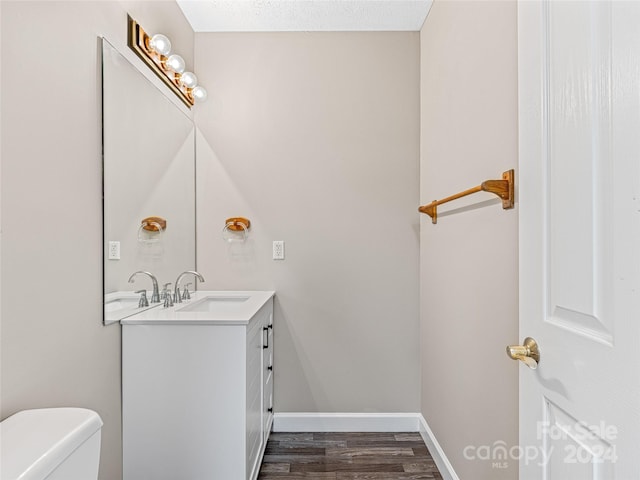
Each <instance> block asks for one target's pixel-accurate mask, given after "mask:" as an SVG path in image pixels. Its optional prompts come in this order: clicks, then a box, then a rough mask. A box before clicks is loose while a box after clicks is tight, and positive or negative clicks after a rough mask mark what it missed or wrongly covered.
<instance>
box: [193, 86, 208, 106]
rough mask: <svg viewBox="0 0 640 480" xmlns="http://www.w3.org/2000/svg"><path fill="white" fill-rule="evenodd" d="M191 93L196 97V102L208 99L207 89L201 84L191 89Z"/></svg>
mask: <svg viewBox="0 0 640 480" xmlns="http://www.w3.org/2000/svg"><path fill="white" fill-rule="evenodd" d="M191 94H192V95H193V98H195V99H196V102H204V101H205V100H206V99H207V91H206V90H205V88H204V87H201V86H200V85H198V86H197V87H195V88H194V89H193V90H191Z"/></svg>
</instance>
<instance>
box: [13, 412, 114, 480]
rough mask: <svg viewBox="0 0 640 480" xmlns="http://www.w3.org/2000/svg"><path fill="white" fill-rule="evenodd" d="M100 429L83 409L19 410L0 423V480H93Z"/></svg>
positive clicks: (94, 417) (97, 420)
mask: <svg viewBox="0 0 640 480" xmlns="http://www.w3.org/2000/svg"><path fill="white" fill-rule="evenodd" d="M101 430H102V419H101V418H100V416H99V415H98V414H97V413H96V412H94V411H92V410H87V409H84V408H43V409H37V410H23V411H21V412H18V413H16V414H15V415H12V416H10V417H9V418H7V419H5V420H4V421H2V422H1V423H0V480H96V479H97V478H98V466H99V463H100V435H101Z"/></svg>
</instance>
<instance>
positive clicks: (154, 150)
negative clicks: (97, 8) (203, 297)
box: [102, 39, 196, 324]
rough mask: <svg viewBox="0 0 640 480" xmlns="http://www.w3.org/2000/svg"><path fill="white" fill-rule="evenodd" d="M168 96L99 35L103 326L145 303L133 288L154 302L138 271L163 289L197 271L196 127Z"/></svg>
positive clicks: (152, 305)
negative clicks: (100, 46) (183, 275)
mask: <svg viewBox="0 0 640 480" xmlns="http://www.w3.org/2000/svg"><path fill="white" fill-rule="evenodd" d="M162 88H164V87H162ZM166 95H172V93H171V92H169V90H167V91H166ZM166 95H165V93H164V91H161V90H160V88H159V87H157V86H156V85H154V84H153V83H152V82H151V81H149V80H148V79H147V78H146V77H145V76H144V75H143V74H142V73H141V72H140V71H138V70H137V69H136V68H135V67H134V66H133V65H132V64H131V63H130V62H129V61H128V60H127V59H126V58H125V57H124V56H122V55H121V54H120V53H119V52H118V51H117V50H116V49H115V48H114V47H113V46H112V45H111V44H109V42H107V41H106V40H104V39H103V40H102V121H103V122H102V128H103V195H104V197H103V206H104V212H103V215H104V216H103V221H104V252H103V253H104V295H105V297H104V298H105V301H104V307H105V308H104V322H105V324H109V323H112V322H115V321H118V320H121V319H122V318H126V317H128V316H130V315H133V314H135V313H137V312H139V311H141V310H143V309H144V307H139V300H140V298H141V296H142V295H141V294H139V293H135V291H138V290H145V291H146V297H147V299H148V301H149V306H150V307H154V306H155V305H157V304H153V303H151V297H152V281H151V278H149V277H148V276H146V275H142V274H140V275H137V276H136V277H135V279H134V283H129V282H128V280H129V277H130V276H131V275H132V274H133V273H134V272H136V271H139V270H143V271H148V272H151V273H152V274H153V275H154V276H155V277H156V278H157V281H158V284H159V285H160V289H162V285H163V284H166V283H169V282H174V281H175V279H176V277H177V276H178V274H179V273H180V272H183V271H185V270H194V269H195V257H196V253H195V244H196V241H195V132H194V125H193V122H192V121H191V119H190V118H189V117H188V116H187V115H185V113H184V112H183V111H182V110H181V109H180V108H179V107H178V106H177V105H175V104H174V103H173V102H171V101H170V100H169V98H167V96H166ZM150 217H152V218H151V219H150ZM145 219H146V221H145ZM161 219H163V220H164V221H165V222H166V226H165V223H164V222H163V221H162V220H161Z"/></svg>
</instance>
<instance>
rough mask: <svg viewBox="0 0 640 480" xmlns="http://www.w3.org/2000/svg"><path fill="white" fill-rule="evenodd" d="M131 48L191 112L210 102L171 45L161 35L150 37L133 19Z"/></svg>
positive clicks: (130, 21)
mask: <svg viewBox="0 0 640 480" xmlns="http://www.w3.org/2000/svg"><path fill="white" fill-rule="evenodd" d="M128 22H129V48H131V49H132V50H133V51H134V52H136V54H137V55H138V57H140V58H141V59H142V61H143V62H144V63H146V64H147V65H148V66H149V68H151V70H153V72H154V73H155V74H156V75H157V76H158V77H160V79H161V80H162V81H163V82H164V83H165V84H166V85H167V86H168V87H169V88H170V89H171V91H173V93H175V94H176V95H177V96H178V97H179V98H180V100H182V101H183V102H184V103H185V105H187V107H189V108H191V107H192V105H193V104H194V103H195V102H196V101H197V102H204V101H205V100H206V99H207V91H206V90H205V89H204V88H203V87H201V86H200V85H198V79H197V78H196V76H195V74H193V73H192V72H185V71H184V70H185V63H184V59H183V58H182V57H181V56H180V55H176V54H175V53H174V54H171V41H170V40H169V39H168V38H167V37H165V36H164V35H162V34H160V33H156V34H155V35H153V36H151V37H150V36H149V35H148V34H147V33H146V32H145V31H144V30H143V29H142V27H141V26H140V25H139V24H138V22H136V21H135V20H134V19H133V18H131V17H130V16H129V17H128Z"/></svg>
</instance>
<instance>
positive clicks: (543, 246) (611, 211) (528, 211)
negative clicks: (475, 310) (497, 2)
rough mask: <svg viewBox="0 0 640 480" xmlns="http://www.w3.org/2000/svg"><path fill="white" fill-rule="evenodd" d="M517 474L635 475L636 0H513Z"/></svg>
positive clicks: (638, 430)
mask: <svg viewBox="0 0 640 480" xmlns="http://www.w3.org/2000/svg"><path fill="white" fill-rule="evenodd" d="M518 29H519V33H518V44H519V45H518V50H519V52H518V57H519V112H520V113H519V121H520V125H519V129H520V158H519V182H518V184H519V209H520V240H519V242H520V333H521V338H520V339H519V340H520V342H522V340H523V338H522V337H533V338H534V339H535V340H536V341H537V343H538V345H539V348H540V354H541V356H540V363H539V366H538V369H537V370H533V369H530V368H528V367H527V366H526V365H525V364H524V363H520V362H519V363H520V367H519V368H520V449H519V450H518V451H512V452H511V453H512V454H514V455H518V456H520V480H542V479H544V480H590V479H598V480H613V479H615V480H637V479H640V308H639V303H640V302H639V298H640V273H639V272H640V2H638V1H627V2H625V1H595V2H579V1H550V2H549V1H545V2H541V1H522V2H520V3H519V5H518Z"/></svg>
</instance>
